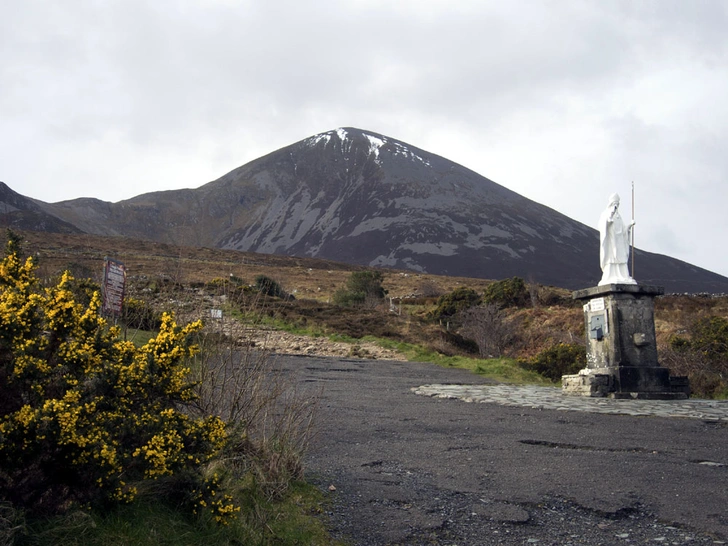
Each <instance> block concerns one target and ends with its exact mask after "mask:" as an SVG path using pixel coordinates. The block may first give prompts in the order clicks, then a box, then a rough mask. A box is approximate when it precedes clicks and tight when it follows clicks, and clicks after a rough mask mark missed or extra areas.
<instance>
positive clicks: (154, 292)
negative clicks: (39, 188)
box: [22, 232, 728, 394]
mask: <svg viewBox="0 0 728 546" xmlns="http://www.w3.org/2000/svg"><path fill="white" fill-rule="evenodd" d="M22 236H23V239H24V247H25V250H26V252H27V253H28V254H31V255H33V256H34V257H35V259H36V262H37V264H38V269H39V271H38V273H39V276H40V278H42V279H48V278H49V277H53V276H55V275H58V274H59V273H60V272H61V271H62V270H65V269H68V270H71V272H72V273H74V275H75V276H77V277H79V278H84V277H90V278H92V279H95V280H96V281H97V282H98V281H100V280H101V276H102V268H103V262H104V257H105V256H109V257H113V258H115V259H119V260H121V261H123V262H124V263H125V264H126V266H127V273H128V279H129V287H130V290H129V295H130V296H132V297H133V298H135V299H137V300H140V301H144V302H147V304H151V305H153V306H154V308H155V309H157V310H158V311H161V310H173V309H177V310H178V312H179V313H180V316H181V318H183V320H184V319H190V320H191V319H195V318H200V317H203V318H204V317H208V316H209V309H210V308H212V307H216V306H219V305H221V304H222V303H224V302H227V303H225V305H227V306H228V307H229V308H230V309H232V310H233V311H232V312H233V314H236V313H239V312H242V313H243V314H246V313H248V312H249V311H254V312H253V315H259V314H260V313H263V314H264V315H265V316H267V317H268V319H266V320H272V321H273V322H274V324H275V325H276V329H275V330H271V329H269V326H266V327H265V328H264V329H263V330H260V329H259V328H253V329H250V328H247V329H246V330H245V332H246V333H245V336H244V337H245V339H246V340H247V341H246V343H255V345H256V346H261V347H268V348H269V349H273V350H275V351H277V352H283V353H293V354H323V355H330V356H358V357H366V358H387V359H392V358H404V357H405V356H404V355H405V353H402V352H397V351H400V350H401V349H402V346H401V344H405V346H406V347H409V349H407V351H406V354H407V356H408V357H409V358H415V359H416V360H421V359H431V358H436V359H441V358H449V357H457V356H458V355H461V356H469V357H471V358H472V357H474V356H477V350H476V352H475V354H474V353H473V346H472V343H468V342H466V341H463V339H462V338H461V337H459V336H458V331H457V330H458V329H457V326H456V325H455V324H456V323H455V322H454V323H453V325H452V328H451V325H450V324H447V322H448V321H438V320H437V319H436V318H435V319H433V317H432V315H431V311H432V310H433V309H434V308H435V304H436V302H437V299H438V296H439V295H442V294H447V293H450V292H452V291H453V290H455V289H458V288H470V289H473V290H475V291H476V292H477V293H481V294H482V293H483V291H484V290H485V289H487V287H488V286H489V285H491V284H492V282H493V281H488V280H484V279H478V278H467V277H447V276H438V275H429V274H421V273H411V272H407V271H397V270H391V269H381V270H380V271H381V272H382V274H383V283H382V284H383V286H384V288H385V289H386V290H387V291H388V296H391V297H392V298H394V300H395V312H392V311H391V310H390V308H389V305H388V302H387V301H385V302H382V304H381V305H378V306H376V307H365V308H360V307H354V308H346V307H339V306H336V305H333V304H332V303H330V302H331V301H332V299H333V295H334V293H335V292H336V291H337V290H338V289H340V288H342V287H344V286H345V284H346V282H347V279H348V278H349V277H350V276H351V273H352V272H353V271H357V270H361V269H362V268H361V267H357V266H352V265H349V264H342V263H338V262H332V261H325V260H317V259H313V258H297V257H287V256H276V255H267V254H255V253H241V252H238V251H231V250H221V249H205V248H195V247H178V246H174V245H171V244H165V243H155V242H149V241H138V240H133V239H127V238H120V237H101V236H92V235H75V234H71V235H62V234H48V233H42V232H22ZM258 275H265V276H268V277H270V278H273V279H275V280H276V281H278V282H280V284H281V285H282V287H283V288H284V290H285V291H286V292H288V293H291V294H293V295H295V297H296V299H295V300H292V301H286V300H279V299H273V300H270V301H264V302H261V301H260V300H259V299H257V298H255V297H254V298H253V299H252V300H247V299H246V298H244V297H243V298H242V299H237V298H238V297H239V296H241V295H242V292H240V291H239V288H240V287H242V286H245V285H248V284H253V283H254V280H255V278H256V277H257V276H258ZM228 281H229V282H228ZM236 287H237V288H236ZM528 288H529V292H530V301H529V302H526V304H525V305H521V306H519V307H516V308H509V309H505V310H504V314H503V319H504V320H505V322H506V324H507V325H508V330H509V332H508V336H509V341H508V344H507V347H506V349H505V354H506V355H507V356H510V357H517V358H532V357H534V356H535V355H537V354H538V353H540V352H542V351H544V350H546V349H549V348H551V347H553V346H554V345H556V344H558V343H567V344H572V345H577V346H580V345H583V343H584V341H583V336H584V323H583V312H582V309H581V306H580V305H578V303H577V302H574V301H573V300H572V299H571V297H570V294H569V292H568V291H566V290H563V289H559V288H555V287H548V286H543V285H533V284H531V285H530V286H529V287H528ZM235 294H238V295H237V296H236V295H235ZM222 296H224V297H223V298H222V299H221V297H222ZM261 304H262V307H261ZM709 317H722V319H728V298H726V297H713V298H711V297H696V296H693V297H688V296H670V297H667V296H665V297H660V298H658V299H657V302H656V312H655V328H656V333H657V339H658V352H659V354H660V358H661V361H662V362H663V364H665V365H667V366H668V367H671V368H673V372H674V373H676V374H679V373H684V374H688V375H690V376H691V381H692V382H693V384H694V385H695V388H696V389H701V390H700V391H699V392H702V393H703V394H706V393H711V392H712V393H715V392H721V389H725V381H724V380H723V379H720V377H719V375H720V373H724V372H716V371H715V370H708V371H706V366H707V365H708V364H706V362H704V361H703V360H704V359H702V357H700V355H697V354H695V355H692V356H691V353H681V352H679V351H675V350H674V349H673V347H672V343H671V340H672V339H673V337H674V336H675V335H679V336H683V337H684V336H686V335H688V336H689V335H690V332H691V331H692V328H693V327H694V325H695V324H696V323H697V322H698V321H699V320H701V319H705V318H709ZM225 324H227V326H226V328H232V330H226V331H227V332H228V334H230V335H232V336H233V337H234V338H235V337H238V336H240V335H242V334H241V331H240V330H239V328H240V327H241V326H240V324H238V322H237V321H233V322H227V323H225ZM283 325H285V329H288V330H290V329H293V330H296V331H297V333H295V334H291V333H286V332H285V331H281V330H280V328H281V326H283ZM302 334H303V335H302ZM312 334H315V335H314V337H309V336H311V335H312ZM327 336H335V337H340V338H341V339H343V340H349V342H348V343H340V342H339V341H333V342H332V341H331V340H329V339H328V337H327ZM365 336H374V337H376V338H378V339H379V340H386V341H387V343H386V344H385V345H387V347H386V350H382V348H381V347H378V346H377V345H376V344H373V342H372V341H366V340H364V341H363V340H362V339H361V338H363V337H365ZM351 341H354V343H353V344H352V343H351ZM412 351H415V352H412ZM438 355H439V356H438ZM448 362H449V361H448ZM449 365H451V364H449ZM721 365H722V366H725V365H724V364H721ZM476 367H477V366H476Z"/></svg>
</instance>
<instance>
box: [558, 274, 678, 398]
mask: <svg viewBox="0 0 728 546" xmlns="http://www.w3.org/2000/svg"><path fill="white" fill-rule="evenodd" d="M663 293H664V290H663V289H662V288H661V287H657V286H640V285H634V284H610V285H606V286H597V287H594V288H587V289H584V290H577V291H576V292H574V293H573V297H574V299H577V300H581V301H583V302H584V321H585V325H586V338H587V341H586V344H587V352H586V356H587V365H586V368H584V369H583V370H581V371H580V372H579V373H578V374H577V375H565V376H563V377H562V389H563V391H564V393H567V394H577V395H582V396H609V397H612V398H650V399H660V400H665V399H684V398H687V397H688V396H689V395H690V387H689V385H688V382H687V378H685V377H671V376H670V371H669V370H668V369H667V368H663V367H662V366H660V364H659V362H658V358H657V342H656V339H655V318H654V298H655V296H657V295H660V294H663Z"/></svg>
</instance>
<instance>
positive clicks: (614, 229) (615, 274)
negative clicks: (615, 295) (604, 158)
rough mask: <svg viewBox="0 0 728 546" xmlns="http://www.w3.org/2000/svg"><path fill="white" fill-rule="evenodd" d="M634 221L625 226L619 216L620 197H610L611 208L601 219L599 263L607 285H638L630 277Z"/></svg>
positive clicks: (602, 282)
mask: <svg viewBox="0 0 728 546" xmlns="http://www.w3.org/2000/svg"><path fill="white" fill-rule="evenodd" d="M632 226H634V220H632V221H631V222H630V223H629V224H627V225H625V224H624V222H623V221H622V217H621V216H620V215H619V195H617V194H616V193H613V194H612V195H610V196H609V206H608V207H607V209H606V210H605V211H604V212H603V213H602V215H601V216H600V217H599V239H600V246H599V262H600V264H601V266H602V280H601V281H599V286H602V285H605V284H637V281H635V280H634V279H633V278H632V277H630V275H629V270H628V269H627V262H628V261H629V238H630V231H631V230H632Z"/></svg>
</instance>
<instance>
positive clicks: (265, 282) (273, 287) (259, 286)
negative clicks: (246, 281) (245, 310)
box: [255, 275, 290, 298]
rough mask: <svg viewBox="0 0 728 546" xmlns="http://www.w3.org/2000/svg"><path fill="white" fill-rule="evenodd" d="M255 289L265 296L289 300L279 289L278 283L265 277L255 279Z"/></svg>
mask: <svg viewBox="0 0 728 546" xmlns="http://www.w3.org/2000/svg"><path fill="white" fill-rule="evenodd" d="M255 289H256V290H257V291H258V292H260V293H261V294H263V295H265V296H271V297H273V298H289V297H290V296H289V295H288V294H287V293H286V291H285V290H283V288H282V287H281V285H280V283H279V282H278V281H276V280H274V279H271V278H270V277H268V276H266V275H258V276H257V277H255Z"/></svg>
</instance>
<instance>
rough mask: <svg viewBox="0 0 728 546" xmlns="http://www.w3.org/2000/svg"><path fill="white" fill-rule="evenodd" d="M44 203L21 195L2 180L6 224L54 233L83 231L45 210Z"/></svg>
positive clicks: (1, 213) (0, 201)
mask: <svg viewBox="0 0 728 546" xmlns="http://www.w3.org/2000/svg"><path fill="white" fill-rule="evenodd" d="M44 205H45V204H40V203H38V202H36V201H34V200H33V199H30V198H29V197H25V196H23V195H20V194H19V193H17V192H15V191H13V190H12V189H10V187H9V186H8V185H7V184H5V183H4V182H0V218H2V224H3V225H4V226H6V227H9V228H15V229H28V230H31V231H50V232H52V233H81V230H80V229H78V228H77V227H76V226H74V225H72V224H69V223H67V222H64V221H63V220H61V219H60V218H58V217H57V216H55V215H54V214H52V213H47V212H45V211H44ZM45 206H47V205H45Z"/></svg>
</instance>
